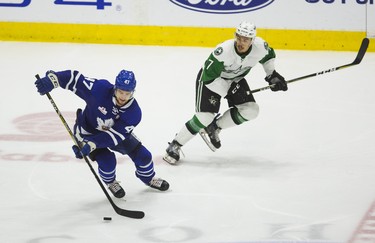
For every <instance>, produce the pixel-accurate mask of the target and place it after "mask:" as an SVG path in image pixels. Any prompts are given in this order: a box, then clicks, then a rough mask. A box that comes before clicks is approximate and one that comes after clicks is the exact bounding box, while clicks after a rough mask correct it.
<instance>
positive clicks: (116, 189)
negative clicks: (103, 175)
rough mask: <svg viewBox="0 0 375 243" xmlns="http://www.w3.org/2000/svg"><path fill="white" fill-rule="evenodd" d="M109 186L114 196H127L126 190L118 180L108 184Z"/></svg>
mask: <svg viewBox="0 0 375 243" xmlns="http://www.w3.org/2000/svg"><path fill="white" fill-rule="evenodd" d="M107 186H108V189H109V190H110V191H111V192H112V194H113V196H115V197H117V198H123V197H124V196H125V190H124V189H123V188H122V187H121V186H120V184H119V182H118V181H113V182H112V183H109V184H107Z"/></svg>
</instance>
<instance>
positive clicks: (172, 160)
mask: <svg viewBox="0 0 375 243" xmlns="http://www.w3.org/2000/svg"><path fill="white" fill-rule="evenodd" d="M163 160H164V161H165V162H167V163H168V164H171V165H176V164H177V160H176V159H174V158H172V157H171V156H169V155H168V154H166V155H164V157H163Z"/></svg>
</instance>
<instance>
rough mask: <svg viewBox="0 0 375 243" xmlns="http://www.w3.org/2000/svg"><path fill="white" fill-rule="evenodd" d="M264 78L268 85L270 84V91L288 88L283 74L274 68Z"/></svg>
mask: <svg viewBox="0 0 375 243" xmlns="http://www.w3.org/2000/svg"><path fill="white" fill-rule="evenodd" d="M265 80H266V81H267V82H268V83H269V85H271V90H272V91H279V90H283V91H287V90H288V84H287V82H286V81H285V79H284V77H283V76H281V75H280V74H279V73H278V72H276V70H274V71H273V72H272V74H271V75H268V76H267V77H266V78H265Z"/></svg>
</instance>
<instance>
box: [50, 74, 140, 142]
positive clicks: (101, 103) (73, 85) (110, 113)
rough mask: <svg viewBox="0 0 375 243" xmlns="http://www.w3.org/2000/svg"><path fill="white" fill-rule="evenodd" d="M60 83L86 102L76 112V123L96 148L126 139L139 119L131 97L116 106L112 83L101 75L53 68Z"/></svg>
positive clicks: (84, 136)
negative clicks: (83, 107)
mask: <svg viewBox="0 0 375 243" xmlns="http://www.w3.org/2000/svg"><path fill="white" fill-rule="evenodd" d="M55 74H56V75H57V77H58V82H59V84H60V87H62V88H64V89H67V90H70V91H72V92H73V93H75V94H76V95H77V96H79V97H80V98H81V99H83V100H84V101H85V102H86V107H85V109H84V110H83V111H82V112H81V113H79V114H78V115H77V121H76V125H77V126H78V129H79V132H80V134H81V136H82V137H83V138H86V139H87V140H89V141H92V142H94V143H95V144H96V147H97V148H105V147H109V148H111V147H114V146H116V145H117V144H118V143H120V142H121V141H122V140H124V139H126V138H127V137H128V136H129V135H130V134H131V132H132V131H133V129H134V128H135V127H136V126H137V125H138V124H139V123H140V121H141V119H142V111H141V109H140V107H139V105H138V102H137V101H136V100H135V98H132V99H131V100H129V101H128V102H127V103H126V104H125V105H124V106H121V107H120V106H117V105H116V99H115V97H114V85H113V84H111V83H110V82H109V81H108V80H105V79H95V78H89V77H85V76H84V75H82V74H81V73H80V72H78V71H75V70H66V71H61V72H55Z"/></svg>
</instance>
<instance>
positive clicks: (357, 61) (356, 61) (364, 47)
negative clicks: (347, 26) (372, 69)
mask: <svg viewBox="0 0 375 243" xmlns="http://www.w3.org/2000/svg"><path fill="white" fill-rule="evenodd" d="M368 45H369V39H368V38H363V40H362V43H361V46H360V48H359V50H358V53H357V56H356V58H355V59H354V61H353V62H352V63H349V64H345V65H342V66H338V67H334V68H330V69H328V70H325V71H320V72H317V73H312V74H308V75H305V76H302V77H298V78H294V79H291V80H288V81H286V82H287V83H288V84H289V83H293V82H296V81H299V80H302V79H306V78H311V77H315V76H318V75H322V74H325V73H330V72H333V71H337V70H340V69H344V68H347V67H351V66H354V65H357V64H360V63H361V61H362V59H363V57H364V55H365V54H366V51H367V47H368ZM273 86H274V84H273V85H270V86H266V87H263V88H259V89H255V90H252V91H251V92H252V93H257V92H259V91H263V90H266V89H270V88H271V87H273Z"/></svg>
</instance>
